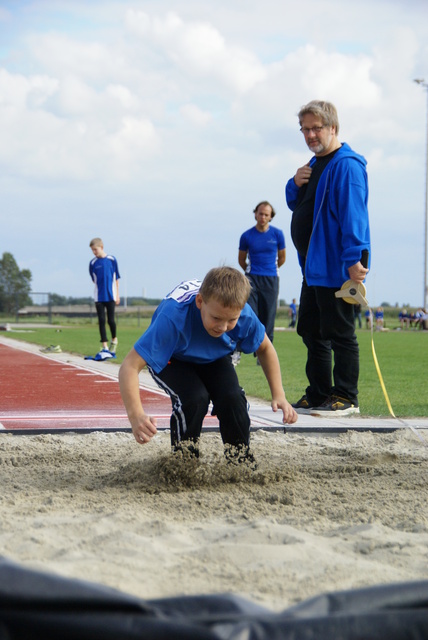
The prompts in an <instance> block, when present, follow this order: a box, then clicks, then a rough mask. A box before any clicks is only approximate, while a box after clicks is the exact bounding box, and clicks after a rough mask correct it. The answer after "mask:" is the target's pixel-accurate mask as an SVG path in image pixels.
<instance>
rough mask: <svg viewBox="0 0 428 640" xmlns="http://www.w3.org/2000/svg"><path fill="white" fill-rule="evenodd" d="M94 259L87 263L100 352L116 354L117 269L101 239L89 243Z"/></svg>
mask: <svg viewBox="0 0 428 640" xmlns="http://www.w3.org/2000/svg"><path fill="white" fill-rule="evenodd" d="M89 246H90V248H91V249H92V253H93V254H94V256H95V257H94V258H93V259H92V260H91V262H90V263H89V274H90V276H91V278H92V280H93V282H94V283H95V293H94V300H95V308H96V310H97V315H98V324H99V329H100V336H101V343H102V350H103V351H109V352H110V353H112V354H114V353H116V348H117V343H118V340H117V335H116V319H115V308H116V305H118V304H119V303H120V298H119V278H120V275H119V267H118V264H117V260H116V258H115V257H114V256H110V255H107V253H106V252H105V251H104V244H103V241H102V240H101V238H93V239H92V240H91V242H90V243H89ZM106 311H107V322H108V325H109V327H110V331H111V342H110V348H109V344H108V340H107V333H106Z"/></svg>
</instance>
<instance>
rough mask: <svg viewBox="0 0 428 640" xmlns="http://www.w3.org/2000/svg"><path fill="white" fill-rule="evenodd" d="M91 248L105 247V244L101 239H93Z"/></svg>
mask: <svg viewBox="0 0 428 640" xmlns="http://www.w3.org/2000/svg"><path fill="white" fill-rule="evenodd" d="M89 246H90V247H104V243H103V241H102V240H101V238H92V240H91V241H90V243H89Z"/></svg>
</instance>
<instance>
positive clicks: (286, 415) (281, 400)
mask: <svg viewBox="0 0 428 640" xmlns="http://www.w3.org/2000/svg"><path fill="white" fill-rule="evenodd" d="M257 357H258V359H259V362H260V364H261V366H262V369H263V372H264V374H265V376H266V380H267V381H268V384H269V388H270V392H271V395H272V402H271V406H272V411H278V409H281V411H282V413H283V422H284V423H289V424H292V423H293V422H296V420H297V413H296V412H295V410H294V409H293V407H292V406H291V404H290V403H289V402H288V400H287V398H286V397H285V393H284V388H283V386H282V376H281V368H280V366H279V360H278V355H277V353H276V351H275V349H274V347H273V344H272V343H271V341H270V340H269V338H268V337H267V335H266V334H265V337H264V340H263V342H262V344H261V345H260V347H259V348H258V350H257Z"/></svg>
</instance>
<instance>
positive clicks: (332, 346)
mask: <svg viewBox="0 0 428 640" xmlns="http://www.w3.org/2000/svg"><path fill="white" fill-rule="evenodd" d="M298 118H299V123H300V131H301V132H302V133H303V136H304V138H305V142H306V144H307V146H308V148H309V150H310V151H311V152H312V153H313V154H314V155H313V156H312V158H311V159H310V160H309V162H308V163H306V164H305V165H303V167H300V168H299V169H297V171H296V174H295V176H294V177H293V178H291V179H290V180H289V181H288V183H287V186H286V190H285V193H286V200H287V204H288V207H289V208H290V209H291V210H292V212H293V215H292V219H291V237H292V240H293V243H294V246H295V247H296V249H297V253H298V259H299V263H300V266H301V268H302V272H303V283H302V290H301V295H300V304H299V319H298V323H297V333H298V334H299V335H300V336H301V337H302V339H303V342H304V344H305V346H306V348H307V361H306V375H307V378H308V381H309V386H308V387H307V388H306V392H305V394H304V395H303V396H302V398H300V400H299V401H298V402H296V403H295V404H293V407H294V408H295V409H296V411H297V412H298V413H316V414H319V415H327V416H338V417H341V416H344V415H350V414H355V413H359V406H358V376H359V348H358V342H357V338H356V334H355V324H354V312H353V308H352V305H351V304H349V303H348V302H346V301H344V300H343V298H337V297H336V296H335V293H336V291H337V290H338V289H340V288H341V286H342V284H343V283H344V282H345V281H347V280H349V279H351V280H353V281H355V282H356V283H362V282H363V281H364V278H365V277H366V274H367V273H368V268H366V267H367V266H368V265H365V264H363V263H362V262H361V260H362V256H363V255H364V254H363V252H366V251H367V252H368V254H369V255H370V229H369V217H368V210H367V201H368V182H367V173H366V160H365V159H364V158H363V157H362V156H360V155H358V154H357V153H355V151H353V150H352V149H351V148H350V147H349V145H348V144H346V143H341V142H340V141H339V138H338V132H339V120H338V116H337V111H336V108H335V107H334V105H332V104H331V103H329V102H324V101H319V100H313V101H311V102H309V103H308V104H307V105H305V106H303V107H302V108H301V109H300V111H299V113H298ZM363 262H364V261H363ZM332 352H333V354H334V366H333V371H332V359H333V358H332Z"/></svg>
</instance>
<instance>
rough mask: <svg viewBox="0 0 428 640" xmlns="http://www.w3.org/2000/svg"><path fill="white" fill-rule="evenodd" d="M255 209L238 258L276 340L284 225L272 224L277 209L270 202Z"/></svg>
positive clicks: (257, 311)
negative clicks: (275, 331) (278, 227)
mask: <svg viewBox="0 0 428 640" xmlns="http://www.w3.org/2000/svg"><path fill="white" fill-rule="evenodd" d="M253 213H254V217H255V219H256V225H255V226H254V227H251V229H248V230H247V231H245V232H244V233H243V234H242V236H241V238H240V241H239V254H238V262H239V265H240V267H241V268H242V269H243V270H244V272H245V275H246V276H247V278H248V280H249V281H250V284H251V294H250V297H249V299H248V304H249V305H250V307H251V308H252V310H253V311H254V313H255V314H256V316H257V317H258V319H259V320H260V322H261V323H262V324H264V326H265V329H266V333H267V336H268V338H269V340H270V341H271V342H273V331H274V326H275V317H276V308H277V304H278V295H279V276H278V270H279V268H280V267H281V266H282V265H283V264H284V262H285V238H284V234H283V232H282V231H281V229H277V227H273V226H272V225H271V224H270V223H271V220H272V218H273V217H274V216H275V210H274V208H273V207H272V205H271V204H270V203H269V202H267V201H266V200H264V201H263V202H260V203H259V204H258V205H257V206H256V208H255V209H254V211H253Z"/></svg>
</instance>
